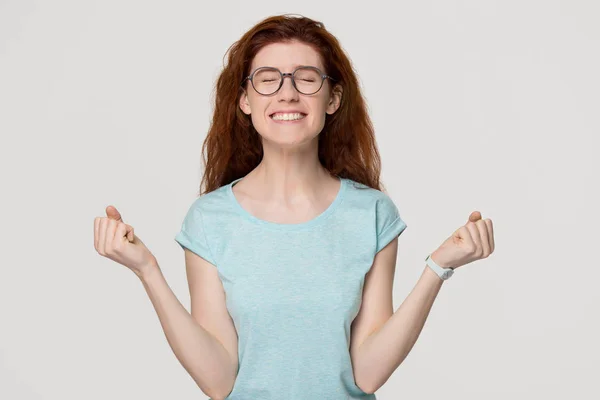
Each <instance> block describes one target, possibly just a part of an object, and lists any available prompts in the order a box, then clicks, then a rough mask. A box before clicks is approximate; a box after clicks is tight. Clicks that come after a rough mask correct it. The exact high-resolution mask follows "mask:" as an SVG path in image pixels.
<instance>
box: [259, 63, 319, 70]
mask: <svg viewBox="0 0 600 400" xmlns="http://www.w3.org/2000/svg"><path fill="white" fill-rule="evenodd" d="M262 67H268V68H277V67H273V66H272V65H261V66H258V67H256V68H262ZM300 67H313V68H319V69H320V70H323V68H322V67H318V66H316V65H308V64H294V65H292V70H295V69H296V68H300ZM256 68H254V69H256ZM277 69H279V68H277Z"/></svg>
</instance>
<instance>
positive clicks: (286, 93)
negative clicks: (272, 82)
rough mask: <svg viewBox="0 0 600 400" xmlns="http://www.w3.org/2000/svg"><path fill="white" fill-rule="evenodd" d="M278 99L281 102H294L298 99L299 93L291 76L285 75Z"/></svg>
mask: <svg viewBox="0 0 600 400" xmlns="http://www.w3.org/2000/svg"><path fill="white" fill-rule="evenodd" d="M285 78H289V79H285ZM277 97H278V100H279V101H293V100H297V99H298V91H297V90H296V88H295V87H294V84H293V82H292V76H291V75H283V84H282V85H281V88H280V89H279V91H278V92H277Z"/></svg>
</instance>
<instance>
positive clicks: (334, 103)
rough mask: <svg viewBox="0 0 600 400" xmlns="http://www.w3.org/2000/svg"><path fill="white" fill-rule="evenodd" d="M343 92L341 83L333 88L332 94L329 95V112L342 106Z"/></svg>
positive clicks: (331, 112)
mask: <svg viewBox="0 0 600 400" xmlns="http://www.w3.org/2000/svg"><path fill="white" fill-rule="evenodd" d="M343 92H344V90H343V89H342V86H341V85H340V84H336V85H335V86H334V87H333V89H331V96H330V97H329V103H327V110H326V112H327V114H333V113H334V112H336V111H337V109H338V108H339V107H340V103H341V101H342V94H343Z"/></svg>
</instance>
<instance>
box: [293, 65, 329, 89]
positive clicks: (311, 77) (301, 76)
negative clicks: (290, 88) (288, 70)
mask: <svg viewBox="0 0 600 400" xmlns="http://www.w3.org/2000/svg"><path fill="white" fill-rule="evenodd" d="M294 81H295V82H296V88H297V89H298V91H299V92H300V93H304V94H313V93H316V92H317V91H318V90H319V89H321V85H322V84H323V78H321V74H320V73H319V71H317V70H316V69H314V68H307V67H303V68H300V69H297V70H296V72H295V73H294Z"/></svg>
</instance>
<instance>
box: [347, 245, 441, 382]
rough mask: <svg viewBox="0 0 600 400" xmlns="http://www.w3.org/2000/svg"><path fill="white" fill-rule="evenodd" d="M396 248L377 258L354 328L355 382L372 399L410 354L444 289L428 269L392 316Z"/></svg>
mask: <svg viewBox="0 0 600 400" xmlns="http://www.w3.org/2000/svg"><path fill="white" fill-rule="evenodd" d="M397 242H398V241H397V240H394V241H392V242H391V243H390V245H388V246H387V247H386V248H384V249H383V250H381V252H380V253H378V254H377V256H376V258H375V261H374V265H373V268H372V270H371V271H370V272H369V273H368V277H367V278H366V279H367V281H366V282H365V293H364V294H363V297H364V300H363V305H362V306H361V310H360V312H359V315H358V316H357V318H356V320H355V321H356V324H357V325H356V326H354V327H353V341H352V347H351V351H352V362H353V366H354V375H355V381H356V383H357V385H358V386H359V387H361V389H362V390H363V391H365V392H367V393H374V392H375V391H376V390H377V389H379V388H380V387H381V386H382V385H383V384H384V383H385V382H386V381H387V380H388V379H389V377H390V376H391V375H392V373H393V372H394V371H395V370H396V368H398V366H399V365H400V364H401V363H402V361H404V359H405V358H406V356H407V355H408V353H409V352H410V351H411V349H412V347H413V346H414V344H415V342H416V341H417V338H418V337H419V335H420V333H421V330H422V329H423V326H424V325H425V321H426V319H427V316H428V315H429V311H430V310H431V307H432V305H433V302H434V300H435V298H436V297H437V294H438V292H439V290H440V288H441V286H442V283H443V281H442V280H441V279H440V278H439V277H438V276H437V275H436V273H435V272H433V271H432V270H431V269H430V268H429V267H427V266H425V270H424V271H423V273H422V275H421V277H420V278H419V281H418V282H417V284H416V285H415V287H414V288H413V290H412V291H411V292H410V294H409V295H408V296H407V298H406V299H405V300H404V302H403V303H402V304H401V305H400V307H398V309H397V310H396V311H395V312H394V313H393V314H392V310H393V305H392V283H393V277H394V268H395V261H396V254H397Z"/></svg>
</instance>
